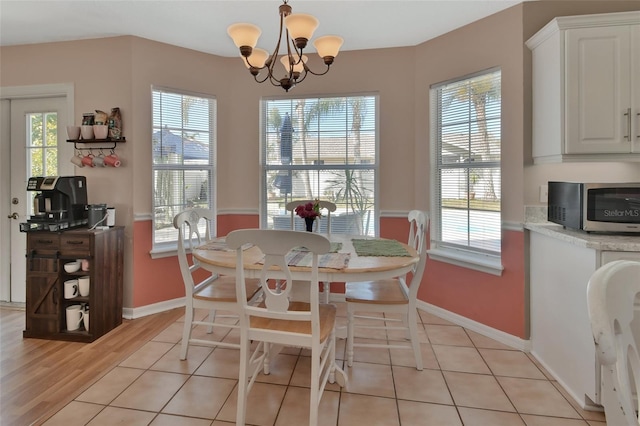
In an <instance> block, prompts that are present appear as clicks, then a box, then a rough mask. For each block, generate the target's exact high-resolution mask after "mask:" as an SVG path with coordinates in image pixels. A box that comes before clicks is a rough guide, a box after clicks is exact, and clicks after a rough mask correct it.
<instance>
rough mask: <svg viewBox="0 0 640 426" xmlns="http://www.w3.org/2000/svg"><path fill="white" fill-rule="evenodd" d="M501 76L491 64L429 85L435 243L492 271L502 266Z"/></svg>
mask: <svg viewBox="0 0 640 426" xmlns="http://www.w3.org/2000/svg"><path fill="white" fill-rule="evenodd" d="M500 82H501V73H500V70H491V71H489V72H483V73H481V74H478V75H474V76H471V77H467V78H464V79H462V80H457V81H451V82H446V83H443V84H439V85H437V86H435V87H432V88H431V103H432V109H431V110H432V126H431V127H432V131H433V135H432V153H433V155H432V158H433V161H434V167H432V173H433V176H432V182H433V185H434V188H433V191H432V193H433V194H434V200H433V201H434V202H433V203H432V206H433V209H432V210H433V211H432V218H433V223H432V225H433V226H432V236H431V239H432V244H431V249H432V251H433V255H434V256H438V255H439V254H441V255H443V256H445V257H448V258H449V259H448V260H447V259H442V260H445V261H451V262H452V263H461V264H464V266H469V267H472V268H476V267H479V268H478V269H481V270H483V266H487V267H488V268H489V269H490V271H489V270H487V271H485V272H491V273H495V272H496V270H495V269H496V268H497V270H498V271H501V270H502V267H501V266H500V250H501V214H500V199H501V194H500V146H501V135H500V134H501V129H500V126H501V106H500V104H501V89H500ZM432 257H433V256H432Z"/></svg>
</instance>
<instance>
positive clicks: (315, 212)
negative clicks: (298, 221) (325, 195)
mask: <svg viewBox="0 0 640 426" xmlns="http://www.w3.org/2000/svg"><path fill="white" fill-rule="evenodd" d="M295 212H296V214H297V215H298V216H300V217H301V218H303V219H304V221H305V224H306V229H307V231H309V232H313V221H314V220H316V218H317V217H322V214H321V213H320V202H319V201H318V200H317V199H316V200H315V201H314V202H313V203H306V204H300V205H299V206H298V207H296V210H295Z"/></svg>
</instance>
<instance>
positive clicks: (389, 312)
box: [345, 210, 429, 370]
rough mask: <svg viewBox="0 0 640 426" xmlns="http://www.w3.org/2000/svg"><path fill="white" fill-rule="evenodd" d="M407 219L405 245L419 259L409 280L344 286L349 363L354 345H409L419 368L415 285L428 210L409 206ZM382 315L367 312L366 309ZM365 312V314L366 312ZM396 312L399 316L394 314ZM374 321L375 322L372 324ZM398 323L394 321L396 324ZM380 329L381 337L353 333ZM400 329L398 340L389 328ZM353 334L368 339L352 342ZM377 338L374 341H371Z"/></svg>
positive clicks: (423, 259)
mask: <svg viewBox="0 0 640 426" xmlns="http://www.w3.org/2000/svg"><path fill="white" fill-rule="evenodd" d="M407 219H408V220H409V226H410V229H409V238H408V245H410V246H411V247H413V248H414V249H416V251H417V252H418V253H419V254H420V260H419V261H418V263H417V264H416V266H415V268H414V269H413V271H412V277H411V281H410V283H409V284H407V282H406V277H398V278H393V279H388V280H379V281H369V282H350V283H347V284H346V287H345V300H346V301H347V365H349V367H351V366H353V355H354V352H353V351H354V347H370V348H389V349H392V348H394V349H413V354H414V357H415V360H416V368H417V369H418V370H422V368H423V366H422V352H421V350H420V341H419V337H418V329H417V320H418V314H417V307H416V302H417V299H418V289H419V288H420V283H421V281H422V275H423V273H424V268H425V265H426V262H427V243H426V238H427V232H428V229H429V214H428V213H427V212H424V211H420V210H412V211H411V212H409V215H408V217H407ZM374 312H375V313H378V314H382V315H383V316H371V315H370V314H369V313H374ZM367 314H369V315H367ZM398 314H400V318H397V317H394V315H396V316H397V315H398ZM375 323H378V324H379V325H378V324H375ZM399 323H400V325H394V324H399ZM356 329H360V330H371V329H374V330H383V331H384V336H385V337H384V339H382V338H380V339H377V338H376V337H375V336H380V335H379V334H378V333H376V334H375V335H367V334H366V333H362V334H359V335H358V336H356V334H355V330H356ZM397 331H403V332H405V334H406V338H407V339H408V340H409V341H408V342H406V341H402V340H398V338H397V336H394V335H392V333H393V332H397ZM356 337H358V338H366V339H371V341H369V342H368V343H363V342H356ZM373 340H377V342H373Z"/></svg>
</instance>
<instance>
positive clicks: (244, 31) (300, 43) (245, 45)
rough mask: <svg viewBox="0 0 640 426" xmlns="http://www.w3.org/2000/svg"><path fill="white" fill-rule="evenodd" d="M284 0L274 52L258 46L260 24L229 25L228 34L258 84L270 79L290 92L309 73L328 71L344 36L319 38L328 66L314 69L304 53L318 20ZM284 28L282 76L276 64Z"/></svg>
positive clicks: (317, 40)
mask: <svg viewBox="0 0 640 426" xmlns="http://www.w3.org/2000/svg"><path fill="white" fill-rule="evenodd" d="M283 1H284V2H283V4H282V5H280V9H279V10H280V32H279V36H278V43H277V44H276V47H275V49H274V50H273V53H272V54H271V55H269V52H267V51H266V50H264V49H260V48H257V47H256V44H257V42H258V38H259V37H260V34H261V33H262V31H261V30H260V28H258V27H257V26H255V25H253V24H245V23H240V24H233V25H231V26H229V28H228V29H227V33H228V34H229V36H230V37H231V38H232V39H233V42H234V43H235V45H236V47H238V48H239V49H240V55H241V56H242V61H243V62H244V64H245V66H246V67H247V68H248V69H249V72H250V73H251V75H253V77H254V78H255V80H256V81H257V82H258V83H264V82H265V81H267V80H268V81H269V82H270V83H271V84H273V85H274V86H278V87H282V88H283V89H284V90H285V91H286V92H288V91H289V89H291V88H292V87H294V86H295V85H296V84H297V83H300V82H302V81H303V80H304V79H305V78H306V77H307V74H309V73H311V74H313V75H324V74H326V73H327V72H328V71H329V67H331V64H332V63H333V60H334V58H335V57H336V56H338V51H339V50H340V47H341V46H342V43H343V42H344V40H343V39H342V37H338V36H333V35H329V36H324V37H319V38H317V39H316V40H315V41H314V42H313V45H314V47H315V48H316V50H317V52H318V55H319V56H320V57H321V58H322V60H323V61H324V64H325V65H326V69H325V70H324V71H322V72H314V71H312V70H311V69H310V68H309V66H308V64H307V60H308V58H307V56H306V55H303V54H302V51H303V50H304V48H305V47H306V46H307V42H308V41H309V40H310V39H311V37H312V36H313V32H314V31H315V30H316V28H317V27H318V20H317V19H316V18H315V17H313V16H311V15H308V14H305V13H297V14H291V6H289V5H288V4H287V3H288V2H289V0H283ZM283 29H284V31H285V37H284V43H286V47H287V53H286V55H283V56H282V57H281V58H280V62H281V63H282V65H283V67H284V71H285V72H284V73H283V74H284V75H283V76H282V77H281V78H278V77H277V76H276V70H275V64H276V62H278V61H277V58H278V53H279V51H280V45H281V43H282V42H283V40H282V32H283V31H282V30H283ZM281 72H282V71H281Z"/></svg>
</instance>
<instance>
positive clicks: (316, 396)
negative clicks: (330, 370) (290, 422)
mask: <svg viewBox="0 0 640 426" xmlns="http://www.w3.org/2000/svg"><path fill="white" fill-rule="evenodd" d="M313 349H318V348H313ZM313 349H312V351H311V389H310V390H309V426H317V425H318V406H319V404H320V350H319V349H318V350H313Z"/></svg>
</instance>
